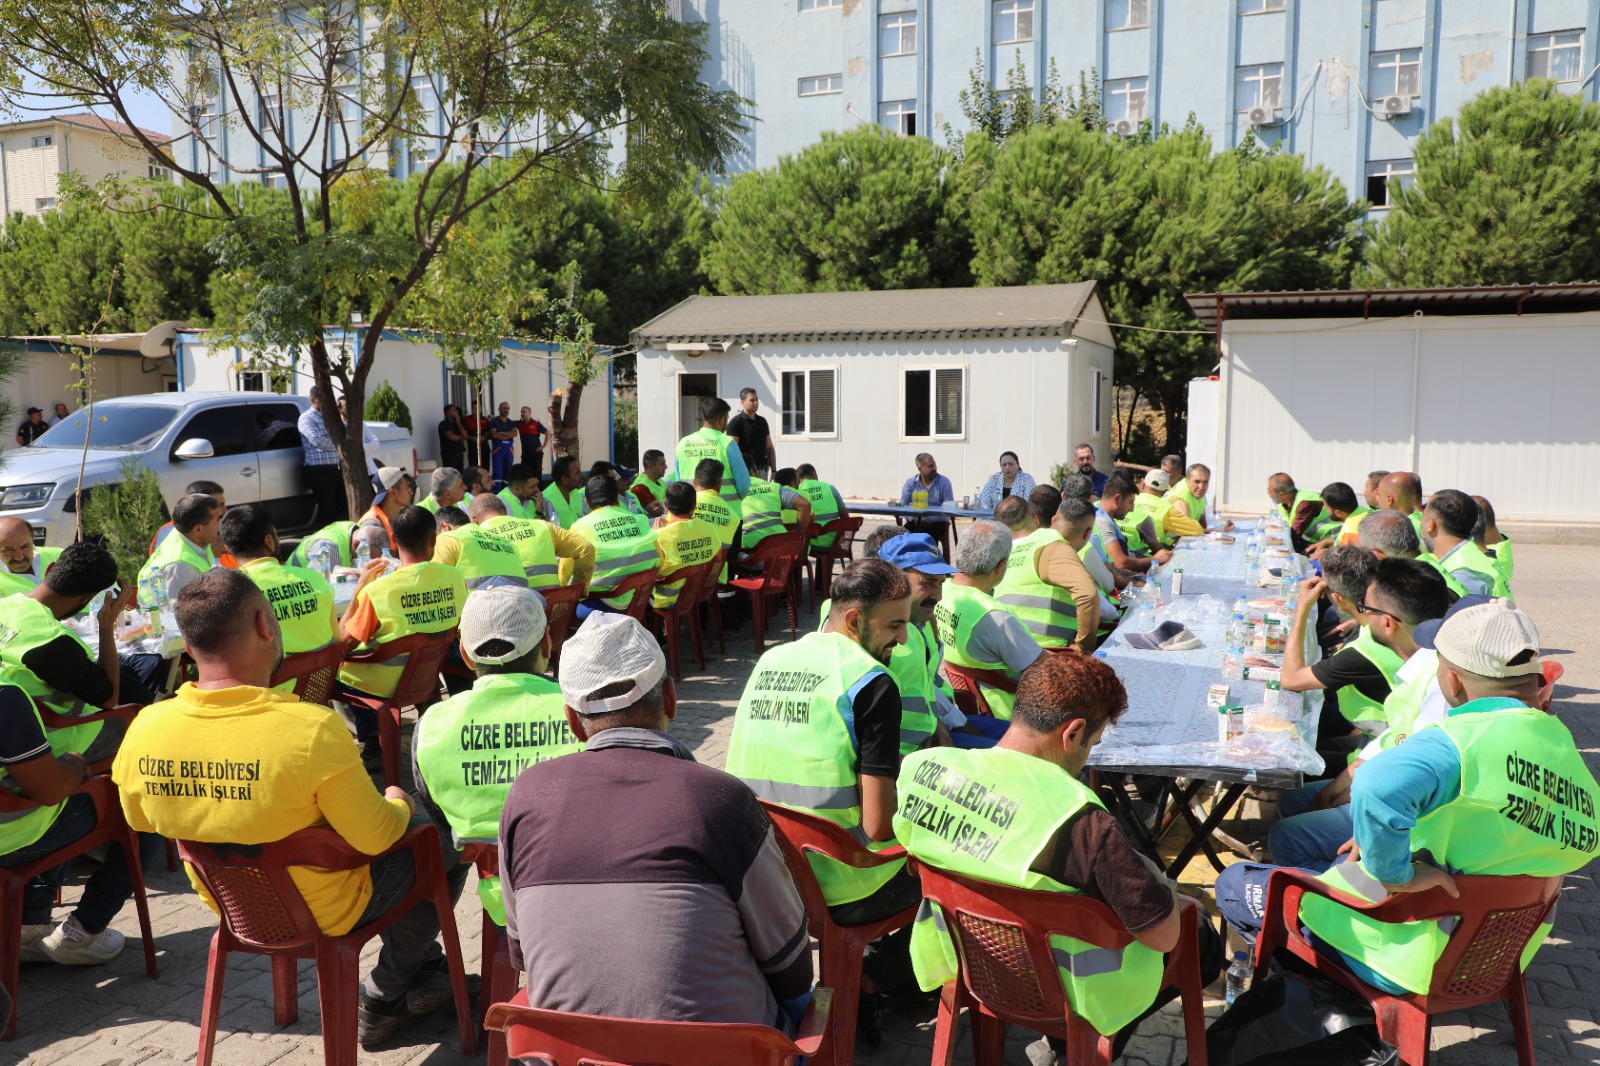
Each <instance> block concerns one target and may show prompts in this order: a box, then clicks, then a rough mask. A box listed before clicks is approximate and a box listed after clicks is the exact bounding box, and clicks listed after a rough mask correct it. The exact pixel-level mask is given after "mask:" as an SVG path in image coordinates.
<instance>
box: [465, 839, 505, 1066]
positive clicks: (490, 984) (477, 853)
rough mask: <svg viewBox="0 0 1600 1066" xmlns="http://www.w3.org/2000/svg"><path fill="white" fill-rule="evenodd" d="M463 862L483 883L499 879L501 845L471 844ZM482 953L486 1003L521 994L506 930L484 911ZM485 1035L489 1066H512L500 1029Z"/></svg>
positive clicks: (481, 963) (478, 842) (481, 968)
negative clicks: (475, 872)
mask: <svg viewBox="0 0 1600 1066" xmlns="http://www.w3.org/2000/svg"><path fill="white" fill-rule="evenodd" d="M461 861H462V862H470V863H472V864H473V865H474V866H475V867H477V869H478V878H479V880H482V879H483V878H485V877H499V876H500V845H499V844H498V843H496V842H494V841H491V840H475V841H467V842H466V843H464V844H463V845H462V847H461ZM478 952H479V955H478V974H479V979H480V980H481V981H482V982H483V1002H485V1003H504V1002H505V1001H506V1000H508V999H510V998H511V997H512V995H514V994H515V993H516V991H517V974H518V972H519V971H518V970H517V969H516V967H514V966H512V965H511V941H510V940H509V939H508V938H507V937H506V935H505V930H504V929H502V928H501V927H500V926H498V925H496V924H495V921H494V919H493V918H491V917H489V912H488V911H484V912H483V939H482V940H481V941H480V942H479V946H478ZM485 1028H486V1027H485ZM481 1031H482V1030H481V1029H480V1032H481ZM485 1035H486V1036H487V1037H488V1041H489V1066H508V1063H509V1061H510V1059H509V1056H508V1055H507V1054H506V1038H505V1036H504V1035H503V1034H502V1033H501V1032H500V1031H499V1030H497V1029H489V1030H488V1032H487V1033H485Z"/></svg>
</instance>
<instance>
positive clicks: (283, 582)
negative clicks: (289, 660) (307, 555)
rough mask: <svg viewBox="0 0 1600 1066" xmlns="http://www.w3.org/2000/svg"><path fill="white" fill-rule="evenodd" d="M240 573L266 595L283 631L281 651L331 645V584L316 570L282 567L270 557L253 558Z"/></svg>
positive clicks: (303, 650)
mask: <svg viewBox="0 0 1600 1066" xmlns="http://www.w3.org/2000/svg"><path fill="white" fill-rule="evenodd" d="M239 572H240V573H241V574H243V575H244V576H245V577H247V578H249V579H250V580H251V581H253V582H255V584H256V587H257V588H259V589H260V590H261V591H262V592H263V593H265V594H266V597H267V602H268V603H269V604H271V605H272V613H273V614H275V615H277V616H278V631H279V632H280V633H282V634H283V653H284V654H285V655H299V654H300V653H301V652H307V651H317V650H319V649H321V648H326V647H327V646H328V645H329V644H332V643H333V641H334V639H335V637H336V636H337V634H335V633H334V632H333V627H332V623H331V620H332V618H333V586H332V585H330V584H328V579H327V578H325V577H323V576H322V575H321V574H319V573H317V572H316V571H315V570H307V569H306V568H305V567H301V566H284V565H283V564H282V563H280V562H278V560H276V559H273V558H263V559H252V560H250V561H249V562H247V563H245V564H244V565H243V566H241V567H240V568H239Z"/></svg>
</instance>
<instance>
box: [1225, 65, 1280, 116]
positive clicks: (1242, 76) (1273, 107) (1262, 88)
mask: <svg viewBox="0 0 1600 1066" xmlns="http://www.w3.org/2000/svg"><path fill="white" fill-rule="evenodd" d="M1258 107H1260V108H1265V109H1266V110H1267V111H1269V112H1276V111H1278V110H1279V109H1280V108H1282V107H1283V64H1282V63H1263V64H1261V65H1260V66H1254V67H1240V68H1239V69H1238V70H1237V71H1235V72H1234V76H1233V109H1234V110H1235V111H1237V112H1238V113H1239V114H1241V115H1247V114H1249V113H1250V112H1251V111H1253V110H1255V109H1256V108H1258Z"/></svg>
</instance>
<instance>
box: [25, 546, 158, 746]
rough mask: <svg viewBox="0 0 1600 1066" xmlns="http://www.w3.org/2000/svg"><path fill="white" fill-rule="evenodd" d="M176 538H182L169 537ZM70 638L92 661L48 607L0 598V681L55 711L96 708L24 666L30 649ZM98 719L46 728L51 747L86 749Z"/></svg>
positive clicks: (97, 730) (90, 656)
mask: <svg viewBox="0 0 1600 1066" xmlns="http://www.w3.org/2000/svg"><path fill="white" fill-rule="evenodd" d="M170 539H179V540H181V539H182V538H181V537H180V538H170ZM62 637H66V638H67V639H69V640H71V641H74V642H75V643H76V644H77V645H78V646H79V647H80V648H82V649H83V656H84V658H85V659H86V660H88V661H90V662H93V661H94V658H95V656H94V652H92V651H90V650H89V645H87V644H85V643H84V642H83V640H82V639H81V638H80V637H79V636H78V634H76V633H74V632H73V631H72V630H71V629H68V628H67V627H66V626H64V625H62V624H61V623H60V622H58V621H56V616H55V615H54V614H52V613H51V612H50V608H48V607H46V606H45V605H44V604H42V603H40V602H39V601H38V600H36V599H33V598H32V597H31V596H7V597H5V598H4V599H0V682H4V683H7V684H11V685H15V686H17V687H18V688H20V689H21V690H22V691H23V692H25V693H27V694H28V695H29V696H30V697H32V698H33V699H36V700H38V701H39V702H40V703H43V704H44V705H45V706H46V707H48V708H50V709H51V710H52V711H54V712H55V713H56V714H59V715H62V716H64V717H68V718H71V717H75V716H78V715H83V714H94V713H95V712H97V711H98V710H99V709H100V708H98V707H90V706H87V705H86V704H85V703H84V702H83V701H82V700H81V699H79V698H78V697H77V696H74V695H73V694H72V693H70V692H62V691H60V690H58V689H55V688H52V687H51V686H50V685H48V684H46V683H45V681H44V679H43V678H41V677H40V676H39V675H38V674H36V673H34V672H33V671H32V670H30V669H28V667H26V666H24V665H23V663H22V659H23V657H24V656H25V655H27V654H28V653H29V652H30V651H32V650H33V649H35V648H38V647H41V646H43V645H45V644H48V643H50V642H51V641H53V640H59V639H61V638H62ZM101 725H102V723H100V722H85V723H84V724H83V725H76V726H69V727H66V728H63V729H53V730H51V731H50V738H51V740H50V742H51V745H52V746H54V745H55V744H56V741H57V739H58V735H59V740H60V741H61V743H62V744H63V745H64V746H63V747H62V748H61V749H60V750H61V751H77V752H83V751H88V750H89V745H90V743H92V742H93V741H94V738H95V737H97V736H99V735H100V726H101Z"/></svg>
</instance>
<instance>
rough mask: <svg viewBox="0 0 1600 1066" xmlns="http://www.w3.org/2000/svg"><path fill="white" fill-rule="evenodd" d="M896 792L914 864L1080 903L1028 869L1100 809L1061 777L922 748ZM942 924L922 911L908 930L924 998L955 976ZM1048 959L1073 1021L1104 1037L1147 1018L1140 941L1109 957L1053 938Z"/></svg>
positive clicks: (1146, 961) (973, 754)
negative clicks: (1081, 818) (1075, 822)
mask: <svg viewBox="0 0 1600 1066" xmlns="http://www.w3.org/2000/svg"><path fill="white" fill-rule="evenodd" d="M895 788H896V795H897V796H898V797H899V802H900V805H899V809H898V810H897V811H896V812H895V818H894V827H895V837H896V839H898V840H899V841H900V842H901V843H902V844H904V845H905V848H906V851H908V852H909V853H910V854H912V855H914V856H916V857H917V859H918V861H920V862H924V863H927V864H928V865H929V866H932V867H935V868H937V869H941V870H949V871H951V872H952V873H956V874H961V875H963V876H966V877H974V878H980V879H982V880H985V881H990V882H992V883H994V884H999V885H1007V886H1010V887H1013V888H1023V889H1031V890H1035V891H1045V892H1060V893H1065V894H1068V895H1077V894H1079V890H1078V889H1076V888H1074V887H1073V886H1071V885H1065V884H1062V883H1061V882H1059V881H1055V880H1053V879H1051V878H1049V877H1046V876H1045V875H1043V874H1041V873H1037V872H1036V871H1035V870H1034V869H1033V865H1034V863H1035V862H1036V861H1037V860H1038V858H1039V856H1040V855H1041V854H1042V853H1043V852H1044V851H1045V850H1046V849H1047V848H1048V847H1049V846H1050V845H1051V842H1052V841H1054V840H1055V839H1056V838H1057V836H1058V835H1059V834H1060V831H1061V829H1062V827H1063V826H1065V825H1067V824H1068V823H1069V822H1070V821H1072V819H1073V818H1075V817H1077V816H1078V815H1079V813H1080V812H1082V811H1084V810H1085V809H1088V808H1100V809H1102V810H1103V809H1104V808H1103V807H1102V806H1101V804H1100V801H1099V800H1098V799H1097V798H1096V797H1095V795H1094V793H1093V792H1091V791H1090V790H1089V789H1088V788H1087V787H1086V786H1085V785H1083V784H1082V783H1080V782H1079V781H1077V780H1076V779H1075V778H1074V777H1073V776H1072V775H1071V774H1069V773H1067V772H1066V771H1065V770H1062V769H1061V768H1060V767H1057V766H1055V765H1053V764H1051V763H1048V762H1045V761H1044V760H1043V759H1038V758H1035V757H1033V756H1031V755H1025V754H1022V753H1021V752H1014V751H1009V750H1007V749H1004V748H987V749H961V748H928V749H926V750H924V751H920V752H917V753H915V754H913V755H909V756H907V757H906V759H905V761H904V763H903V764H902V766H901V770H900V777H899V780H898V781H897V782H896V785H895ZM957 826H960V827H961V828H960V830H959V831H958V830H957V829H956V827H957ZM958 839H959V843H958V842H957V841H958ZM946 923H947V919H946V918H945V916H944V915H942V914H941V913H940V911H939V908H938V907H936V906H929V907H926V908H924V909H923V910H921V911H919V912H918V915H917V921H916V922H915V923H914V925H913V926H912V934H911V960H912V965H913V967H914V969H915V971H916V974H917V981H918V984H920V985H921V986H922V987H923V988H924V989H929V990H932V989H934V988H937V987H939V986H940V985H942V984H943V983H944V982H945V981H948V980H950V979H951V978H953V977H954V976H955V969H956V965H957V964H956V960H955V952H954V950H953V945H952V944H951V941H950V937H949V935H948V932H947V929H946ZM1050 951H1051V955H1052V956H1053V958H1054V959H1055V962H1056V967H1057V975H1058V977H1059V978H1060V981H1061V986H1062V990H1063V991H1064V992H1065V994H1066V997H1067V1001H1068V1003H1070V1004H1071V1006H1072V1010H1073V1012H1074V1013H1075V1014H1077V1015H1079V1016H1080V1017H1082V1018H1083V1019H1084V1020H1085V1021H1087V1022H1089V1023H1090V1024H1091V1025H1093V1026H1094V1027H1095V1029H1096V1030H1097V1031H1099V1032H1101V1033H1105V1034H1108V1035H1109V1034H1111V1033H1115V1032H1117V1031H1118V1030H1120V1029H1121V1028H1122V1027H1123V1026H1125V1025H1127V1024H1128V1023H1129V1022H1130V1021H1132V1020H1133V1019H1134V1018H1137V1017H1138V1016H1139V1015H1140V1014H1142V1013H1144V1011H1145V1009H1146V1008H1148V1007H1149V1006H1150V1004H1151V1003H1153V1002H1154V1001H1155V998H1156V993H1157V992H1158V991H1159V990H1160V987H1161V973H1162V968H1163V960H1162V957H1161V955H1160V954H1159V953H1158V952H1156V951H1153V950H1151V949H1150V948H1147V947H1145V946H1143V945H1142V944H1140V943H1138V942H1137V941H1134V942H1132V943H1130V944H1129V945H1127V947H1125V948H1121V949H1116V948H1105V947H1101V946H1099V945H1096V944H1090V943H1087V942H1085V941H1082V940H1076V939H1074V938H1071V937H1065V936H1052V937H1051V938H1050Z"/></svg>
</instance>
